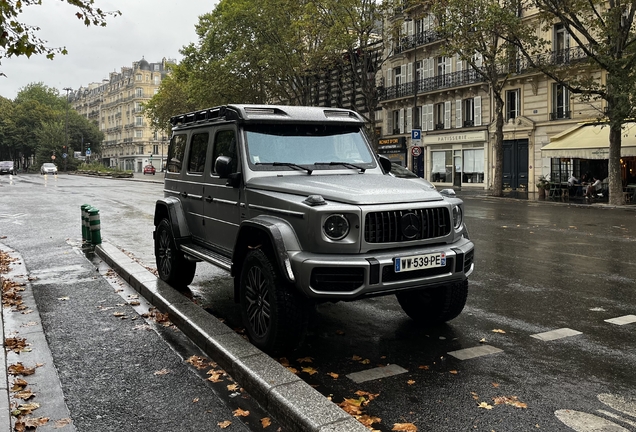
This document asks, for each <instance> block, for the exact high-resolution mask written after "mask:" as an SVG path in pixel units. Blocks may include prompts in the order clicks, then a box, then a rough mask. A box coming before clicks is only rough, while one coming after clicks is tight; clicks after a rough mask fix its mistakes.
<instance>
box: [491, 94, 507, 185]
mask: <svg viewBox="0 0 636 432" xmlns="http://www.w3.org/2000/svg"><path fill="white" fill-rule="evenodd" d="M494 96H495V97H494V99H495V127H496V129H495V144H494V148H493V149H494V153H495V154H494V158H495V160H494V163H495V175H494V178H493V179H492V195H493V196H496V197H500V196H503V125H504V117H503V104H504V102H503V99H502V98H501V95H500V94H494Z"/></svg>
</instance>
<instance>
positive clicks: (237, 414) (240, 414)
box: [232, 408, 250, 417]
mask: <svg viewBox="0 0 636 432" xmlns="http://www.w3.org/2000/svg"><path fill="white" fill-rule="evenodd" d="M232 412H233V413H234V417H247V416H248V415H250V412H249V411H246V410H242V409H241V408H237V409H235V410H234V411H232Z"/></svg>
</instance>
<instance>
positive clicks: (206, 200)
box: [205, 195, 214, 202]
mask: <svg viewBox="0 0 636 432" xmlns="http://www.w3.org/2000/svg"><path fill="white" fill-rule="evenodd" d="M212 201H214V198H212V197H211V196H210V195H208V196H206V197H205V202H212Z"/></svg>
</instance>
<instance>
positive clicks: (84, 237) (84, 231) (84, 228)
mask: <svg viewBox="0 0 636 432" xmlns="http://www.w3.org/2000/svg"><path fill="white" fill-rule="evenodd" d="M89 207H90V204H82V205H81V207H80V208H81V209H82V243H84V242H86V241H88V234H87V231H88V212H87V210H88V208H89Z"/></svg>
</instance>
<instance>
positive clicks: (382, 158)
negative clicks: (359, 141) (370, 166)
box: [378, 155, 391, 174]
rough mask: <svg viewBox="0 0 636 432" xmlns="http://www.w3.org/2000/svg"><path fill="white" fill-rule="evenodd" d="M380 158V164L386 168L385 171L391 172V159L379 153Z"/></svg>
mask: <svg viewBox="0 0 636 432" xmlns="http://www.w3.org/2000/svg"><path fill="white" fill-rule="evenodd" d="M378 159H380V166H381V167H382V169H383V170H384V173H385V174H386V173H389V172H391V160H390V159H389V158H388V157H386V156H383V155H378Z"/></svg>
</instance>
